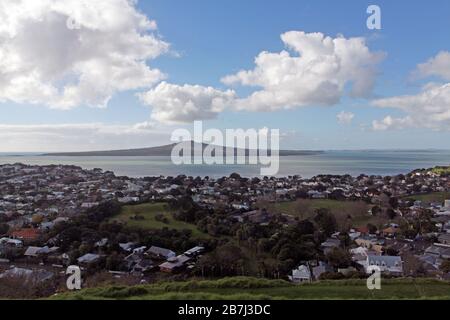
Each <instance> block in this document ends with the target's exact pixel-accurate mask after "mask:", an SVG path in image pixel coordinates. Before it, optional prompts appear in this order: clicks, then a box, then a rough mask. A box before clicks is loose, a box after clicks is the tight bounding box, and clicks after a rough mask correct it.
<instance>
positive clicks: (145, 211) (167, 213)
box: [111, 203, 207, 238]
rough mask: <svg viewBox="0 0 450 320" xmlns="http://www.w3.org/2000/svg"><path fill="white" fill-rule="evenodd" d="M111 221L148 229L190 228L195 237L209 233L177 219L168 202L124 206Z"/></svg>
mask: <svg viewBox="0 0 450 320" xmlns="http://www.w3.org/2000/svg"><path fill="white" fill-rule="evenodd" d="M158 215H161V216H162V217H164V218H165V220H166V222H163V221H159V220H158V219H157V216H158ZM135 217H140V219H134V218H135ZM111 221H116V222H120V223H125V224H126V225H127V226H130V227H138V228H141V229H148V230H152V229H163V228H169V229H175V230H190V231H192V236H193V237H196V238H206V237H207V235H206V234H205V233H202V232H201V231H200V230H198V229H197V227H196V226H195V225H193V224H190V223H186V222H183V221H178V220H175V219H174V218H173V216H172V211H171V210H170V209H169V208H168V206H167V204H166V203H144V204H139V205H129V206H124V207H123V208H122V210H121V212H120V213H119V215H117V216H115V217H113V218H112V219H111Z"/></svg>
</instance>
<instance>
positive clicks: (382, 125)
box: [372, 116, 413, 131]
mask: <svg viewBox="0 0 450 320" xmlns="http://www.w3.org/2000/svg"><path fill="white" fill-rule="evenodd" d="M412 124H413V120H412V119H411V118H410V117H409V116H408V117H405V118H393V117H391V116H387V117H385V118H384V119H383V120H374V121H373V122H372V128H373V130H375V131H384V130H389V129H403V128H406V127H410V126H411V125H412Z"/></svg>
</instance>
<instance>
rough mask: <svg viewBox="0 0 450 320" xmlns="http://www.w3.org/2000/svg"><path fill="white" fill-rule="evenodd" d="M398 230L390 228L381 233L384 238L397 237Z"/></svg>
mask: <svg viewBox="0 0 450 320" xmlns="http://www.w3.org/2000/svg"><path fill="white" fill-rule="evenodd" d="M398 231H399V230H398V228H395V227H392V226H391V227H388V228H386V229H384V230H383V231H382V232H381V233H382V235H383V236H384V237H395V236H396V235H397V233H398Z"/></svg>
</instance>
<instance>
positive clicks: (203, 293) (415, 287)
mask: <svg viewBox="0 0 450 320" xmlns="http://www.w3.org/2000/svg"><path fill="white" fill-rule="evenodd" d="M52 299H94V300H97V299H128V300H130V299H131V300H220V299H233V300H234V299H236V300H258V299H267V300H268V299H273V300H282V299H288V300H301V299H314V300H329V299H346V300H347V299H358V300H367V299H369V300H370V299H410V300H416V299H447V300H450V282H443V281H438V280H432V279H416V280H413V279H395V280H384V281H382V283H381V290H375V291H370V290H368V289H367V287H366V281H365V280H342V281H323V282H317V283H313V284H307V285H292V284H291V283H288V282H286V281H282V280H267V279H255V278H245V277H235V278H225V279H220V280H211V281H189V282H170V283H159V284H153V285H141V286H135V287H106V288H93V289H86V290H82V291H80V292H76V293H63V294H59V295H56V296H53V297H52Z"/></svg>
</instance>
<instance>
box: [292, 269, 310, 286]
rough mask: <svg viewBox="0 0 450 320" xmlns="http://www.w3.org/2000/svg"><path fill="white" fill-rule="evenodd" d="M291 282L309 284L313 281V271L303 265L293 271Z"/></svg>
mask: <svg viewBox="0 0 450 320" xmlns="http://www.w3.org/2000/svg"><path fill="white" fill-rule="evenodd" d="M289 280H290V281H292V282H294V283H308V282H311V281H312V276H311V271H310V270H309V267H308V266H305V265H301V266H300V267H298V268H297V269H294V270H292V275H291V276H289Z"/></svg>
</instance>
